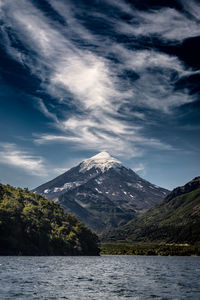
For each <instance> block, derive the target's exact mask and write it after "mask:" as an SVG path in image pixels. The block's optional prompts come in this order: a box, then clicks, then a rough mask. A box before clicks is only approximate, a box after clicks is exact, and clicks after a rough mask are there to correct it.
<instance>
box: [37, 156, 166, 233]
mask: <svg viewBox="0 0 200 300" xmlns="http://www.w3.org/2000/svg"><path fill="white" fill-rule="evenodd" d="M34 192H37V193H40V194H41V195H43V196H45V197H46V198H48V199H52V200H53V201H54V202H56V203H60V204H61V206H62V207H63V208H64V209H65V210H66V211H68V212H71V213H74V214H75V215H77V217H78V218H79V219H80V220H82V221H83V222H84V223H85V224H87V225H88V226H89V227H90V228H91V229H93V230H95V231H97V232H101V231H102V230H104V229H109V228H113V227H117V226H120V225H123V224H125V223H127V222H128V221H130V220H131V219H133V218H134V217H135V216H136V214H137V213H138V212H143V211H145V210H147V209H148V208H150V207H152V206H153V205H154V204H156V203H157V202H160V201H161V200H162V199H164V197H165V196H166V195H167V194H168V190H166V189H163V188H160V187H158V186H156V185H153V184H151V183H149V182H148V181H146V180H144V179H142V178H141V177H139V176H138V175H137V174H136V173H135V172H134V171H133V170H131V169H129V168H126V167H125V166H123V165H122V163H121V162H120V161H119V160H117V159H115V158H113V157H111V156H110V155H109V153H107V152H101V153H99V154H97V155H95V156H93V157H91V158H89V159H86V160H84V161H83V162H81V163H80V164H79V165H78V166H76V167H74V168H72V169H70V170H69V171H67V172H65V173H64V174H62V175H60V176H58V177H56V178H55V179H53V180H51V181H49V182H47V183H45V184H43V185H41V186H39V187H37V188H36V189H35V190H34Z"/></svg>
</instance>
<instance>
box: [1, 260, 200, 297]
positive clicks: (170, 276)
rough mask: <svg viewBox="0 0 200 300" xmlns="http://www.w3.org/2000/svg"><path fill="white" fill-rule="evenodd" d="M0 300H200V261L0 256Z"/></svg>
mask: <svg viewBox="0 0 200 300" xmlns="http://www.w3.org/2000/svg"><path fill="white" fill-rule="evenodd" d="M0 299H1V300H4V299H9V300H10V299H20V300H21V299H26V300H31V299H46V300H50V299H55V300H57V299H70V300H71V299H72V300H73V299H77V300H85V299H108V300H114V299H141V300H146V299H163V300H167V299H173V300H176V299H180V300H183V299H187V300H189V299H194V300H199V299H200V257H174V256H173V257H164V256H117V255H113V256H106V255H105V256H101V257H70V256H67V257H58V256H57V257H56V256H54V257H44V256H43V257H20V256H18V257H16V256H15V257H14V256H12V257H8V256H1V257H0Z"/></svg>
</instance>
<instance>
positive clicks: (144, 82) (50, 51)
mask: <svg viewBox="0 0 200 300" xmlns="http://www.w3.org/2000/svg"><path fill="white" fill-rule="evenodd" d="M199 53H200V4H199V1H195V0H190V1H188V0H168V1H167V0H163V1H158V0H143V1H140V0H82V1H81V0H76V1H72V0H20V1H19V0H0V119H1V122H0V182H2V183H4V184H12V185H14V186H21V187H28V188H30V189H31V188H35V187H36V186H38V185H40V184H42V183H44V182H46V181H48V180H50V179H53V178H54V177H56V176H58V175H60V174H61V173H63V172H65V171H66V170H68V169H70V168H71V167H73V166H75V165H77V164H78V163H79V162H81V161H82V160H83V159H85V158H89V157H91V156H93V155H95V154H97V153H98V152H101V151H107V152H109V153H110V154H111V155H112V156H114V157H116V158H118V159H119V160H120V161H121V162H122V163H123V164H124V165H125V166H127V167H129V168H131V169H133V170H134V171H136V172H137V174H138V175H140V176H141V177H142V178H144V179H146V180H148V181H150V182H151V183H154V184H156V185H159V186H162V187H165V188H168V189H173V188H174V187H176V186H180V185H183V184H185V183H186V182H188V181H189V180H191V179H192V178H194V177H195V176H199V175H200V172H199V167H200V151H199V149H200V134H199V133H200V71H199V68H200V55H199Z"/></svg>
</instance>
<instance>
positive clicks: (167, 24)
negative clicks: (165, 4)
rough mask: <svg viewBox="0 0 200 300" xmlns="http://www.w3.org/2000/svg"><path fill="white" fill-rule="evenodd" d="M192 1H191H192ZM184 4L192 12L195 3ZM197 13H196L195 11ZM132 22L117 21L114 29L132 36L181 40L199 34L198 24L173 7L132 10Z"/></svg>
mask: <svg viewBox="0 0 200 300" xmlns="http://www.w3.org/2000/svg"><path fill="white" fill-rule="evenodd" d="M192 2H193V1H192ZM185 3H186V2H184V5H185V6H186V7H187V8H189V10H190V11H191V9H192V12H193V13H194V12H195V7H196V8H198V11H199V6H198V5H197V4H195V5H194V2H193V5H192V4H191V5H187V4H185ZM196 14H197V13H196ZM132 16H133V21H132V23H131V22H129V23H126V22H122V21H119V22H117V24H116V29H117V30H118V31H120V32H121V33H124V34H127V35H134V36H151V35H157V36H158V37H159V36H160V37H162V38H164V39H168V40H174V41H181V40H183V39H185V38H188V37H194V36H198V35H199V24H198V23H197V22H196V20H192V19H189V18H188V17H187V16H186V15H185V14H183V13H181V12H178V11H177V10H175V9H173V8H162V9H159V10H152V11H148V12H144V11H134V12H133V14H132Z"/></svg>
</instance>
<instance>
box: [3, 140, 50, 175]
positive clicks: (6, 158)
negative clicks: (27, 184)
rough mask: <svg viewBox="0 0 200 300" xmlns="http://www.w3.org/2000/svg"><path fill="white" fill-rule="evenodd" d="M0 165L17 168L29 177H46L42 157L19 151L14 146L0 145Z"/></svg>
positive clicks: (9, 144) (8, 144)
mask: <svg viewBox="0 0 200 300" xmlns="http://www.w3.org/2000/svg"><path fill="white" fill-rule="evenodd" d="M0 163H1V164H6V165H10V166H13V167H18V168H20V169H22V170H24V171H25V172H26V173H28V174H29V175H34V176H40V177H41V176H45V175H47V173H46V167H45V162H44V159H43V158H42V157H39V156H34V155H32V154H31V153H29V152H27V151H24V150H21V149H19V148H18V147H17V146H16V145H15V144H11V143H0Z"/></svg>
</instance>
